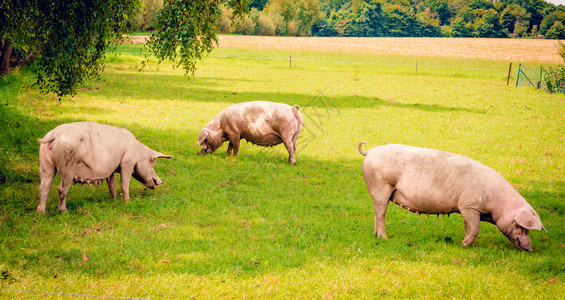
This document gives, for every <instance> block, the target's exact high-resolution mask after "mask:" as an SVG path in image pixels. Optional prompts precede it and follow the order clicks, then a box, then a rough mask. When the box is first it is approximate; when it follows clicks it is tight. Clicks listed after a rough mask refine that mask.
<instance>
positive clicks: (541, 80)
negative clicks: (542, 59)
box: [538, 66, 543, 90]
mask: <svg viewBox="0 0 565 300" xmlns="http://www.w3.org/2000/svg"><path fill="white" fill-rule="evenodd" d="M542 76H543V66H541V67H540V81H539V82H538V90H539V89H541V86H542V84H541V83H542V82H543V77H542Z"/></svg>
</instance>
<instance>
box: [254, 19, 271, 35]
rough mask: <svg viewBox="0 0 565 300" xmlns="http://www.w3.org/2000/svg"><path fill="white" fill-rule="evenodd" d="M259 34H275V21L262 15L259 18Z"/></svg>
mask: <svg viewBox="0 0 565 300" xmlns="http://www.w3.org/2000/svg"><path fill="white" fill-rule="evenodd" d="M257 34H258V35H275V23H273V20H271V19H270V18H269V17H267V16H265V15H260V16H259V19H258V20H257Z"/></svg>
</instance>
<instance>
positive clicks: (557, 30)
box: [545, 21, 565, 40]
mask: <svg viewBox="0 0 565 300" xmlns="http://www.w3.org/2000/svg"><path fill="white" fill-rule="evenodd" d="M545 38H547V39H554V40H563V39H565V26H563V23H562V22H561V21H556V22H555V23H554V24H553V26H551V28H549V30H548V31H547V33H546V34H545Z"/></svg>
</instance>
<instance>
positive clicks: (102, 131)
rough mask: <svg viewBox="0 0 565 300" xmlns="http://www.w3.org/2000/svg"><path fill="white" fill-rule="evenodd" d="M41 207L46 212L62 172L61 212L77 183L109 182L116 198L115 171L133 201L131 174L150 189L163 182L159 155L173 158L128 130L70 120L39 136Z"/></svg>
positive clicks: (125, 195) (123, 191)
mask: <svg viewBox="0 0 565 300" xmlns="http://www.w3.org/2000/svg"><path fill="white" fill-rule="evenodd" d="M39 142H40V146H39V173H40V177H41V185H40V187H39V206H37V211H38V212H40V213H45V205H46V202H47V196H48V195H49V190H50V189H51V183H52V182H53V178H54V177H55V174H56V173H57V172H58V173H59V177H60V178H61V185H60V186H59V211H61V212H63V211H65V210H66V197H67V191H68V190H69V187H70V186H71V184H72V183H73V182H78V183H89V184H90V183H95V184H100V183H101V182H103V181H104V180H106V182H107V183H108V188H109V189H110V195H111V196H112V198H114V197H116V180H115V179H114V173H115V172H118V173H120V174H121V186H122V194H123V197H124V200H125V201H126V202H129V181H130V178H131V176H133V177H134V178H135V179H137V180H138V181H140V182H141V183H143V184H144V185H145V186H146V187H148V188H151V189H153V188H155V185H159V184H161V179H160V178H159V176H157V174H155V170H154V169H153V166H154V165H155V159H156V158H167V159H169V158H172V156H168V155H164V154H162V153H159V152H157V151H155V150H152V149H150V148H149V147H147V146H145V145H143V144H142V143H141V142H139V141H138V140H136V139H135V137H134V136H133V134H131V132H129V131H128V130H127V129H124V128H118V127H114V126H110V125H103V124H98V123H91V122H78V123H68V124H63V125H60V126H57V127H56V128H55V129H53V130H51V131H49V132H48V133H47V134H46V135H45V137H43V139H39Z"/></svg>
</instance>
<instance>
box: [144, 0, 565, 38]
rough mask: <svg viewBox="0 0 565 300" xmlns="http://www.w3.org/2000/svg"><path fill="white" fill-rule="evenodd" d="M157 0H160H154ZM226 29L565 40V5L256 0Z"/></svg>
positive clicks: (227, 16)
mask: <svg viewBox="0 0 565 300" xmlns="http://www.w3.org/2000/svg"><path fill="white" fill-rule="evenodd" d="M150 1H155V0H150ZM249 7H250V13H249V14H248V15H245V16H244V17H243V18H241V19H239V20H233V18H232V12H231V11H230V9H226V8H223V9H222V15H221V17H220V19H219V20H218V26H219V30H220V31H221V32H222V33H236V34H246V35H282V36H338V37H481V38H506V37H536V38H537V37H539V36H544V37H545V38H550V39H565V26H564V24H565V7H564V6H562V5H559V6H555V5H553V4H550V3H547V2H545V1H543V0H500V1H493V0H271V1H268V0H251V1H250V3H249Z"/></svg>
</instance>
